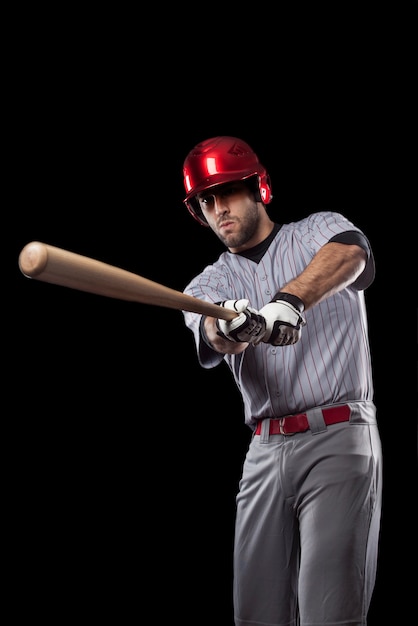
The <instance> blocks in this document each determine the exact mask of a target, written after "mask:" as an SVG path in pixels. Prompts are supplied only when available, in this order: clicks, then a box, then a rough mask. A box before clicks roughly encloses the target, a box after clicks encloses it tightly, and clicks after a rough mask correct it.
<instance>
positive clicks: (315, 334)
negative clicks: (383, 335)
mask: <svg viewBox="0 0 418 626" xmlns="http://www.w3.org/2000/svg"><path fill="white" fill-rule="evenodd" d="M183 174H184V185H185V189H186V196H185V199H184V203H185V205H186V207H187V209H188V210H189V212H190V213H191V215H192V216H193V217H194V218H195V219H196V221H197V222H198V223H200V224H201V225H203V226H204V227H206V228H211V229H212V230H213V232H214V233H215V235H216V236H217V237H218V238H219V239H220V240H221V241H222V243H223V244H224V245H225V251H224V252H223V253H222V254H221V255H220V256H219V258H218V259H217V260H216V261H214V262H212V263H211V264H210V265H207V266H206V267H205V268H204V269H203V271H202V272H201V273H200V274H199V275H198V276H196V277H195V278H193V279H192V280H191V281H190V283H189V284H188V285H187V286H186V288H185V289H184V292H185V293H187V294H190V295H192V296H194V297H197V298H200V299H203V300H206V301H209V302H212V303H216V304H219V305H221V306H223V307H226V308H228V309H231V310H233V311H235V312H236V316H235V317H234V318H233V319H232V321H225V320H219V319H215V318H211V317H206V316H202V315H199V314H196V313H191V312H184V313H183V314H184V320H185V324H186V326H187V327H188V328H189V329H190V330H191V331H192V332H193V336H194V340H195V342H196V348H197V355H198V360H199V363H200V365H201V366H202V367H203V368H206V369H209V368H213V367H216V366H218V365H219V364H220V363H221V362H225V363H226V364H227V366H228V367H229V368H230V370H231V372H232V375H233V377H234V379H235V382H236V385H237V387H238V389H239V391H240V393H241V394H242V399H243V407H244V419H245V423H246V424H247V425H248V427H249V428H250V429H251V430H252V436H251V439H250V444H249V447H248V451H247V453H246V456H245V460H244V465H243V469H242V476H241V480H240V483H239V491H238V494H237V498H236V505H237V506H236V522H235V538H234V556H233V565H234V580H233V600H234V619H235V624H236V626H296V625H299V626H322V625H325V624H326V625H327V626H337V625H338V626H342V625H347V626H348V625H349V626H363V625H365V624H366V623H367V621H366V620H367V614H368V610H369V605H370V601H371V597H372V593H373V589H374V585H375V578H376V567H377V558H378V544H379V534H380V516H381V494H382V459H381V442H380V436H379V431H378V425H377V423H376V407H375V405H374V401H373V394H374V391H373V380H372V369H371V356H370V347H369V339H368V328H367V315H366V307H365V296H364V291H365V290H366V289H367V288H368V287H369V286H370V284H371V283H372V282H373V280H374V274H375V266H374V258H373V253H372V250H371V247H370V243H369V241H368V239H367V237H366V236H365V234H364V233H363V232H362V231H361V230H360V229H359V228H358V227H356V226H355V225H354V224H353V223H351V222H350V221H349V220H348V219H347V218H346V217H344V216H343V215H342V214H341V213H339V212H334V211H318V212H315V213H313V214H311V215H309V216H308V217H306V218H304V219H301V220H300V221H296V222H292V223H287V224H279V223H275V222H274V221H272V220H271V218H270V217H269V215H268V212H267V206H268V205H269V204H270V202H271V201H272V185H271V181H270V177H269V175H268V173H267V170H266V169H265V167H264V166H263V165H262V164H261V163H260V161H259V159H258V157H257V155H256V154H255V153H254V151H253V150H252V148H251V147H250V146H249V145H248V144H247V143H246V142H245V141H243V140H241V139H239V138H236V137H228V136H219V137H214V138H211V139H208V140H206V141H203V142H202V143H200V144H198V145H197V146H195V147H194V148H193V149H192V150H191V151H190V152H189V154H188V155H187V157H186V159H185V161H184V168H183Z"/></svg>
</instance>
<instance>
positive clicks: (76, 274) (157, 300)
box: [19, 241, 238, 321]
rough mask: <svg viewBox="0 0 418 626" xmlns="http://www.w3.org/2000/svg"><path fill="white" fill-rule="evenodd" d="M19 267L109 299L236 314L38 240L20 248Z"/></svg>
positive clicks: (43, 278) (223, 316)
mask: <svg viewBox="0 0 418 626" xmlns="http://www.w3.org/2000/svg"><path fill="white" fill-rule="evenodd" d="M19 268H20V271H21V272H22V274H23V275H24V276H26V277H27V278H34V279H36V280H40V281H43V282H46V283H52V284H54V285H61V286H63V287H69V288H71V289H77V290H79V291H86V292H88V293H94V294H97V295H99V296H106V297H108V298H116V299H119V300H130V301H133V302H141V303H143V304H152V305H155V306H162V307H168V308H171V309H177V310H183V311H190V312H193V313H201V314H202V315H209V316H210V317H216V318H219V319H223V320H227V321H230V320H232V319H234V317H236V316H237V315H238V313H236V312H235V311H231V310H230V309H225V308H224V307H221V306H219V305H217V304H213V303H211V302H205V301H204V300H201V299H200V298H194V297H193V296H190V295H188V294H185V293H182V292H181V291H176V290H175V289H171V288H170V287H165V286H164V285H160V284H159V283H156V282H154V281H152V280H148V279H147V278H144V277H143V276H139V275H138V274H134V273H132V272H128V271H127V270H124V269H121V268H119V267H115V266H114V265H109V264H107V263H103V262H102V261H98V260H96V259H92V258H90V257H86V256H82V255H80V254H76V253H74V252H70V251H68V250H64V249H62V248H57V247H55V246H50V245H49V244H46V243H41V242H40V241H32V242H31V243H28V244H27V245H26V246H25V247H24V248H22V250H21V252H20V254H19Z"/></svg>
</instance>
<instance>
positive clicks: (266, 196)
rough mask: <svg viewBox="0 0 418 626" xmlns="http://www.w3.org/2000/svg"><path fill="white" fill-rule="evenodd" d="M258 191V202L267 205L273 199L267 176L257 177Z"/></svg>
mask: <svg viewBox="0 0 418 626" xmlns="http://www.w3.org/2000/svg"><path fill="white" fill-rule="evenodd" d="M258 189H259V194H258V195H259V198H257V200H258V202H262V203H263V204H269V203H270V202H271V200H272V198H273V194H272V193H271V184H270V177H269V176H268V175H267V174H264V175H263V176H260V177H259V181H258Z"/></svg>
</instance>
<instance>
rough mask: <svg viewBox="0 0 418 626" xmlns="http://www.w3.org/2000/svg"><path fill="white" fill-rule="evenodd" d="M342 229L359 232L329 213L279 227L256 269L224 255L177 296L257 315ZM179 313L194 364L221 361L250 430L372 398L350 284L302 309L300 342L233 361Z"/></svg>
mask: <svg viewBox="0 0 418 626" xmlns="http://www.w3.org/2000/svg"><path fill="white" fill-rule="evenodd" d="M346 231H358V232H362V231H361V230H360V229H359V228H357V227H356V226H354V224H353V223H351V222H350V221H349V220H348V219H347V218H345V217H344V216H343V215H341V214H340V213H336V212H331V211H322V212H317V213H314V214H312V215H310V216H308V217H306V218H304V219H302V220H300V221H298V222H292V223H289V224H284V225H283V226H282V227H281V229H280V230H279V232H278V233H277V234H276V236H275V237H274V239H273V241H272V242H271V244H270V246H269V247H268V249H267V251H266V252H265V254H264V256H263V257H262V258H261V260H260V261H259V263H256V262H254V261H252V260H250V259H248V258H245V257H244V256H241V255H239V254H232V253H230V252H228V251H225V252H223V253H222V254H221V255H220V257H219V258H218V260H217V261H215V262H214V263H213V264H212V265H208V266H207V267H205V268H204V270H203V271H202V272H201V273H200V274H199V275H197V276H196V277H195V278H194V279H192V280H191V282H190V283H189V284H188V285H187V286H186V288H185V289H184V293H187V294H190V295H192V296H194V297H196V298H200V299H202V300H206V301H209V302H221V301H223V300H235V299H241V298H247V299H248V300H249V304H250V306H251V307H253V308H255V309H257V310H260V309H261V308H262V307H263V306H264V305H265V304H267V303H268V302H270V300H271V299H272V298H273V296H274V295H275V294H276V293H277V291H278V290H279V289H280V288H281V287H282V286H283V285H285V284H286V283H287V282H289V281H290V280H291V279H293V278H295V277H296V276H298V275H299V274H300V273H301V272H302V270H303V269H304V268H305V267H306V265H307V264H308V263H309V262H310V260H311V259H312V258H313V257H314V256H315V254H316V253H317V252H318V250H319V249H320V248H321V247H322V246H323V245H324V244H326V243H327V242H328V241H329V240H330V239H331V238H332V237H334V236H335V235H338V234H339V233H343V232H346ZM366 241H367V239H366ZM366 272H367V273H368V274H369V276H370V277H371V278H370V280H369V281H368V283H370V282H371V281H372V280H373V278H374V261H373V255H372V252H371V250H370V251H369V261H368V266H367V267H366V269H365V271H364V272H363V275H364V274H365V273H366ZM356 282H357V283H358V282H359V279H358V280H357V281H356ZM183 315H184V319H185V324H186V326H187V327H188V328H189V329H190V330H191V331H192V332H193V334H194V338H195V342H196V346H197V351H198V356H199V362H200V365H201V366H202V367H204V368H206V369H209V368H212V367H215V366H217V365H219V364H220V363H221V362H222V360H225V362H226V363H227V365H228V366H229V368H230V369H231V372H232V374H233V376H234V379H235V382H236V384H237V386H238V389H239V390H240V392H241V394H242V398H243V402H244V413H245V422H246V424H247V425H248V426H250V427H252V426H253V424H254V422H255V420H257V419H260V418H265V417H276V418H277V417H281V416H284V415H289V414H293V413H299V412H303V411H305V410H307V409H309V408H312V407H317V406H323V405H328V404H335V403H341V402H348V401H360V400H373V380H372V371H371V355H370V347H369V340H368V332H367V315H366V307H365V298H364V290H357V289H356V288H355V286H354V285H352V286H350V287H348V288H345V289H343V290H342V291H340V292H339V293H337V294H336V295H334V296H331V297H329V298H327V299H326V300H324V301H323V302H321V303H319V304H317V305H316V306H314V307H312V309H310V310H308V311H306V312H305V313H304V316H305V319H306V326H304V327H303V329H302V336H301V339H300V340H299V341H298V342H297V343H296V344H294V345H291V346H284V347H280V346H272V345H270V344H266V343H260V344H259V345H258V346H252V345H249V346H248V348H247V349H246V350H244V352H243V353H241V354H238V355H229V354H226V355H221V354H219V353H216V352H214V351H213V350H211V349H210V348H209V347H208V346H207V345H206V343H205V342H204V341H203V339H202V338H201V336H200V331H199V325H200V319H201V315H199V314H195V313H190V312H186V311H184V312H183Z"/></svg>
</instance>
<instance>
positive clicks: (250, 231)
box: [215, 202, 259, 248]
mask: <svg viewBox="0 0 418 626" xmlns="http://www.w3.org/2000/svg"><path fill="white" fill-rule="evenodd" d="M226 219H227V220H229V219H230V218H226ZM232 221H233V222H234V225H235V226H234V232H233V233H227V232H224V231H222V232H219V231H218V230H216V231H215V233H216V235H217V236H218V238H219V239H220V240H221V241H222V243H223V244H224V246H226V247H227V248H240V247H241V246H245V244H246V243H247V242H248V241H250V239H251V238H252V237H253V236H254V235H255V233H256V232H257V228H258V222H259V213H258V207H257V203H256V202H254V203H253V204H251V206H250V207H249V209H248V211H247V213H246V215H245V216H244V217H234V218H233V220H232ZM237 225H238V227H239V228H238V229H237Z"/></svg>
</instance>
